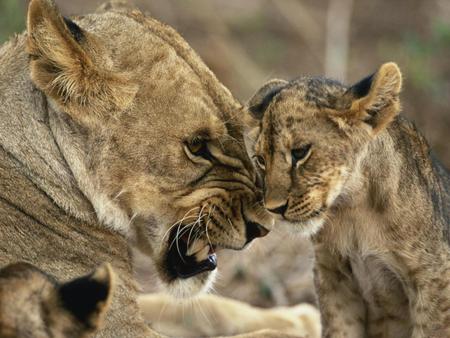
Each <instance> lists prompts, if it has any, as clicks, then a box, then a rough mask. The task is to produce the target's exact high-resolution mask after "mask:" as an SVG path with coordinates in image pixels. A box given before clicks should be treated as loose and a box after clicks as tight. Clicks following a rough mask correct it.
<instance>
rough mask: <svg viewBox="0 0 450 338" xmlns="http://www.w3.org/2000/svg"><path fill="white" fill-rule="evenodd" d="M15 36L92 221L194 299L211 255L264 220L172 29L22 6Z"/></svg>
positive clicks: (226, 132)
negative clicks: (23, 25)
mask: <svg viewBox="0 0 450 338" xmlns="http://www.w3.org/2000/svg"><path fill="white" fill-rule="evenodd" d="M27 25H28V52H29V54H30V71H31V78H32V80H33V82H34V83H35V85H36V86H37V87H38V88H39V89H40V90H41V91H42V92H43V93H44V94H45V97H46V98H47V101H48V110H49V123H50V126H51V129H52V132H53V134H54V137H55V140H56V142H57V144H58V146H59V147H60V149H61V152H62V154H63V156H64V158H65V160H66V161H67V163H68V166H69V167H70V169H71V170H72V172H73V174H74V177H75V179H76V180H77V183H78V184H79V186H80V188H81V190H82V191H83V192H84V193H85V195H86V196H87V198H88V199H89V200H90V201H91V203H92V205H93V207H94V209H95V211H96V215H97V217H98V219H99V220H100V221H101V222H102V223H103V224H106V225H107V226H110V227H111V228H113V229H114V230H116V231H119V232H121V233H123V234H125V235H127V236H129V237H130V238H131V239H132V240H134V242H135V243H136V244H137V245H138V247H139V248H140V249H142V250H143V251H145V252H146V253H147V254H148V255H149V256H151V257H152V258H153V261H154V262H155V263H156V265H157V267H158V271H159V273H160V277H161V278H162V280H163V281H164V282H165V284H166V285H168V286H171V289H172V290H174V291H175V292H177V293H182V294H191V293H195V292H197V291H199V290H200V289H202V288H204V286H205V285H207V284H208V281H209V280H210V279H211V271H212V270H214V269H215V267H216V256H215V252H216V251H217V250H218V249H220V248H232V249H241V248H242V247H244V246H245V244H246V243H248V242H249V241H251V240H252V239H253V238H255V237H258V236H262V235H264V234H265V233H266V232H267V230H266V229H265V227H264V226H265V225H268V224H267V223H268V221H270V219H267V215H265V214H264V212H263V210H262V209H263V208H262V206H261V205H260V203H259V200H260V198H259V197H258V191H257V188H256V186H255V172H254V170H253V167H252V164H251V161H250V160H249V158H248V156H247V154H246V151H245V149H244V145H243V143H244V142H243V137H242V132H241V129H242V128H241V123H240V122H239V120H237V119H236V118H235V116H239V114H238V110H239V108H240V106H239V105H238V103H237V102H236V101H235V100H234V99H233V97H232V96H231V94H230V93H229V92H228V90H227V89H225V88H224V87H223V86H222V85H221V84H220V83H219V82H218V81H217V79H216V78H215V77H214V75H213V74H212V73H211V72H210V71H209V69H208V68H207V67H206V66H205V65H204V64H203V63H202V61H201V60H200V59H199V57H198V56H197V55H196V54H195V53H194V52H193V51H192V50H191V49H190V47H189V46H188V45H187V43H186V42H185V41H184V40H183V39H182V38H181V37H180V36H179V35H178V34H177V33H176V32H175V31H174V30H173V29H171V28H169V27H167V26H165V25H163V24H161V23H159V22H157V21H155V20H153V19H151V18H148V17H145V16H144V15H143V14H142V13H140V12H138V11H136V10H132V11H131V10H130V11H127V10H126V9H123V8H120V9H115V8H113V6H110V5H106V6H104V7H103V8H102V9H101V10H100V11H99V12H97V13H95V14H91V15H86V16H82V17H75V18H72V19H68V18H63V17H62V16H61V15H60V14H59V13H58V11H57V9H56V8H55V6H54V5H53V3H52V2H51V1H50V0H32V1H31V3H30V8H29V13H28V23H27ZM261 200H262V198H261ZM190 277H192V278H190Z"/></svg>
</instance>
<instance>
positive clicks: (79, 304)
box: [58, 263, 114, 329]
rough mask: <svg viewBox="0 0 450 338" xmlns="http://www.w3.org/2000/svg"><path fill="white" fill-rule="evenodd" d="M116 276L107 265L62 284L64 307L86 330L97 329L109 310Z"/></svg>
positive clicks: (61, 298) (60, 296)
mask: <svg viewBox="0 0 450 338" xmlns="http://www.w3.org/2000/svg"><path fill="white" fill-rule="evenodd" d="M113 287H114V274H113V271H112V268H111V266H110V265H109V264H108V263H106V264H103V265H101V266H100V267H99V268H97V269H96V270H95V271H94V272H93V273H92V274H89V275H87V276H84V277H80V278H77V279H74V280H72V281H70V282H67V283H65V284H62V285H61V286H60V288H59V290H58V294H59V299H60V303H61V305H62V307H63V308H64V309H65V310H66V311H67V312H69V313H70V314H72V316H74V317H75V318H76V319H77V320H78V321H79V322H80V323H81V324H83V325H84V326H85V327H86V328H92V329H93V328H97V327H98V326H99V325H100V322H101V320H102V318H103V316H104V314H105V313H106V310H107V309H108V306H109V303H110V299H111V296H112V293H113Z"/></svg>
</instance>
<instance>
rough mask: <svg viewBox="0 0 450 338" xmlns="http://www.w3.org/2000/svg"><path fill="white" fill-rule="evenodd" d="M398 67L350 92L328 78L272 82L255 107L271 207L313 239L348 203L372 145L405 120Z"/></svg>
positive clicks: (258, 154)
mask: <svg viewBox="0 0 450 338" xmlns="http://www.w3.org/2000/svg"><path fill="white" fill-rule="evenodd" d="M400 87H401V74H400V71H399V70H398V67H397V66H396V65H395V64H393V63H388V64H385V65H383V66H382V67H381V68H380V69H379V70H378V72H377V73H375V74H373V75H371V76H369V77H367V78H365V79H364V80H362V81H360V82H359V83H357V84H355V85H354V86H352V87H350V88H348V87H345V86H343V85H342V84H340V83H338V82H335V81H332V80H328V79H324V78H306V77H305V78H300V79H297V80H295V81H292V82H286V81H282V80H272V81H270V82H269V83H267V84H266V85H265V86H263V87H262V88H261V89H260V90H259V91H258V93H257V94H256V95H255V96H254V97H253V99H252V100H251V101H250V103H249V108H248V109H249V112H250V113H251V115H252V116H253V118H254V119H255V120H256V121H257V124H258V127H257V128H256V129H255V130H254V131H253V134H254V135H256V137H255V139H256V142H255V144H254V159H255V162H256V165H257V167H259V170H260V172H261V175H262V176H263V177H264V189H265V197H264V199H265V206H266V208H267V209H268V210H269V211H271V212H272V213H273V214H275V215H277V217H279V218H281V219H284V220H286V221H288V222H292V223H294V224H296V225H297V226H298V228H299V229H300V230H301V231H303V232H305V233H307V234H313V233H315V232H316V231H317V230H318V229H320V226H321V225H322V224H323V222H324V221H325V220H326V218H327V214H328V211H329V210H330V209H331V208H333V206H335V205H337V203H339V201H340V200H342V199H343V198H344V197H345V192H346V191H347V190H350V189H347V188H351V185H352V180H351V177H352V175H353V174H354V173H356V172H358V165H359V161H360V159H361V156H362V155H363V154H364V152H365V149H366V148H367V146H368V144H369V143H370V141H371V140H372V139H373V138H374V137H375V136H376V134H377V133H378V132H380V131H381V130H382V129H383V128H384V127H385V126H386V125H387V124H388V123H389V122H390V121H392V119H393V118H394V117H395V115H396V114H397V113H398V112H399V103H398V95H399V91H400Z"/></svg>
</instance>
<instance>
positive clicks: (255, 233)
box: [245, 220, 269, 244]
mask: <svg viewBox="0 0 450 338" xmlns="http://www.w3.org/2000/svg"><path fill="white" fill-rule="evenodd" d="M245 228H246V236H247V241H246V242H245V244H248V243H250V242H251V241H253V240H254V239H255V238H258V237H264V236H265V235H267V234H268V233H269V230H267V229H266V228H265V227H263V226H262V225H261V224H259V223H255V222H252V221H249V220H245Z"/></svg>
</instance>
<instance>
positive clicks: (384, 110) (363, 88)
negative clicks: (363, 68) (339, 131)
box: [344, 62, 402, 134]
mask: <svg viewBox="0 0 450 338" xmlns="http://www.w3.org/2000/svg"><path fill="white" fill-rule="evenodd" d="M401 87H402V74H401V73H400V69H399V68H398V66H397V64H395V63H393V62H389V63H385V64H383V65H382V66H381V67H380V68H379V69H378V71H377V72H376V73H374V74H372V75H370V76H368V77H366V78H364V79H363V80H361V81H359V82H358V83H356V84H355V85H353V86H351V87H350V88H349V89H348V90H347V92H346V93H345V94H344V100H345V101H347V102H348V104H347V105H349V106H350V109H349V111H348V112H347V113H346V115H347V116H346V118H348V119H353V120H355V119H356V120H359V121H363V122H364V123H366V124H368V125H369V126H370V127H371V128H372V131H373V133H374V134H377V133H378V132H379V131H380V130H382V129H384V128H385V127H386V126H387V125H388V124H389V123H390V122H391V121H392V120H393V119H394V117H395V116H396V115H397V114H398V113H399V112H400V100H399V94H400V90H401Z"/></svg>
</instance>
